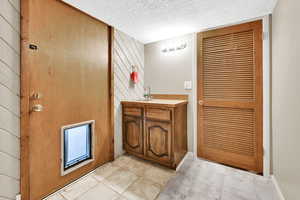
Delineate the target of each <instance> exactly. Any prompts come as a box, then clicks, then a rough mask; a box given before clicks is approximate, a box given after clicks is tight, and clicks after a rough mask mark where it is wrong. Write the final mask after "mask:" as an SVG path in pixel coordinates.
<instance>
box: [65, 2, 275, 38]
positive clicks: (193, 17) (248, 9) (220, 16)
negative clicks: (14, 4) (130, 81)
mask: <svg viewBox="0 0 300 200" xmlns="http://www.w3.org/2000/svg"><path fill="white" fill-rule="evenodd" d="M64 1H65V2H66V3H69V4H71V5H73V6H75V7H77V8H79V9H80V10H82V11H84V12H86V13H88V14H90V15H92V16H94V17H96V18H98V19H100V20H102V21H104V22H106V23H108V24H110V25H112V26H114V27H116V28H117V29H119V30H121V31H123V32H125V33H127V34H129V35H130V36H132V37H134V38H136V39H138V40H139V41H141V42H143V43H149V42H154V41H158V40H162V39H167V38H171V37H175V36H179V35H183V34H186V33H192V32H197V31H200V30H203V29H207V28H212V27H216V26H221V25H225V24H231V23H235V22H239V21H242V20H247V19H251V18H255V17H259V16H263V15H266V14H269V13H271V12H272V10H273V8H274V6H275V4H276V2H277V0H64Z"/></svg>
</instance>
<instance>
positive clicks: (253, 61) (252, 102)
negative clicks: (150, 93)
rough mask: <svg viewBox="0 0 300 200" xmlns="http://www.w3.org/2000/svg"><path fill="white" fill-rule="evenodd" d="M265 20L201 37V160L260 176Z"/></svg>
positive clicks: (199, 111) (199, 153)
mask: <svg viewBox="0 0 300 200" xmlns="http://www.w3.org/2000/svg"><path fill="white" fill-rule="evenodd" d="M262 149H263V148H262V22H261V21H256V22H251V23H247V24H242V25H237V26H231V27H227V28H222V29H217V30H212V31H207V32H203V33H199V34H198V156H199V157H203V158H205V159H208V160H212V161H216V162H219V163H224V164H227V165H231V166H234V167H238V168H243V169H246V170H251V171H256V172H258V173H261V172H262V169H263V166H262V165H263V164H262V160H263V155H262Z"/></svg>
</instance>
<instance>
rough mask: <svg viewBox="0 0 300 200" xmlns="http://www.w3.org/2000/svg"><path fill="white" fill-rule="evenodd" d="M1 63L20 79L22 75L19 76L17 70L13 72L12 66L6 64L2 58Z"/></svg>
mask: <svg viewBox="0 0 300 200" xmlns="http://www.w3.org/2000/svg"><path fill="white" fill-rule="evenodd" d="M0 62H1V63H3V64H4V65H6V66H7V68H8V69H9V70H10V71H12V72H13V73H14V74H16V75H17V76H18V77H20V74H18V72H16V71H15V70H13V69H12V66H10V65H9V64H8V63H6V62H5V61H4V60H2V59H1V58H0Z"/></svg>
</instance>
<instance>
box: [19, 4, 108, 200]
mask: <svg viewBox="0 0 300 200" xmlns="http://www.w3.org/2000/svg"><path fill="white" fill-rule="evenodd" d="M110 35H111V28H110V27H109V26H108V25H106V24H104V23H102V22H100V21H98V20H96V19H94V18H92V17H90V16H88V15H86V14H84V13H82V12H80V11H78V10H76V9H74V8H72V7H70V6H68V5H66V4H64V3H62V2H61V1H57V0H42V1H41V0H24V1H22V69H21V71H22V72H21V79H22V92H21V93H22V99H21V100H22V101H21V103H22V108H21V109H22V116H21V121H22V122H21V132H22V133H21V134H22V136H21V137H22V138H21V143H22V150H21V154H22V155H21V168H22V170H21V173H22V175H21V192H22V199H26V200H29V199H30V200H38V199H41V198H43V197H45V196H47V195H49V194H50V193H52V192H54V191H56V190H58V189H60V188H62V187H63V186H65V185H66V184H68V183H70V182H72V181H74V180H76V179H77V178H79V177H81V176H82V175H84V174H86V173H88V172H89V171H91V170H93V169H95V168H96V167H98V166H100V165H102V164H104V163H105V162H107V161H110V160H112V159H113V132H112V129H111V128H112V127H113V125H112V123H113V122H112V120H111V119H112V113H111V105H112V103H113V100H112V96H111V95H112V94H110V89H111V66H110V63H111V62H110V59H111V53H110V52H111V47H110V46H111V38H110ZM34 94H38V95H35V96H34ZM39 104H40V105H42V106H43V110H42V111H41V112H33V111H32V108H33V106H34V105H39ZM88 120H95V138H93V139H94V143H95V146H94V148H95V149H94V154H95V157H94V161H93V162H91V163H89V164H88V165H86V166H83V167H81V168H79V169H77V170H75V171H74V172H71V173H70V174H67V175H65V176H61V159H60V158H61V151H62V149H61V132H60V129H61V127H62V126H64V125H69V124H74V123H79V122H83V121H88Z"/></svg>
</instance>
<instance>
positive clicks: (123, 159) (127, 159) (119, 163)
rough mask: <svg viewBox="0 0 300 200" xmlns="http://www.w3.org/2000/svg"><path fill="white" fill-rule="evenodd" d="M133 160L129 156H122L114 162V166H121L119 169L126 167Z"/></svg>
mask: <svg viewBox="0 0 300 200" xmlns="http://www.w3.org/2000/svg"><path fill="white" fill-rule="evenodd" d="M131 160H132V157H131V156H129V155H122V156H120V157H118V158H117V159H115V161H113V162H112V164H113V165H115V166H119V167H126V166H127V164H128V163H129V162H130V161H131Z"/></svg>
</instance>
